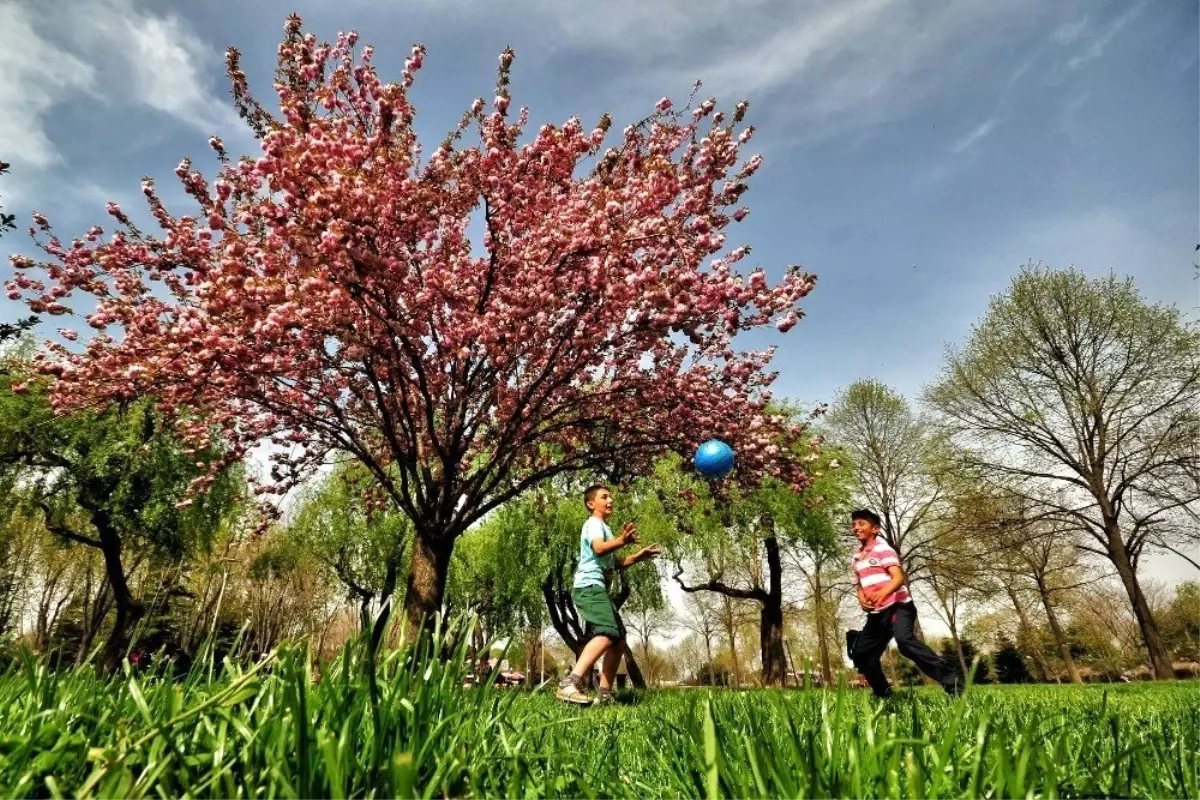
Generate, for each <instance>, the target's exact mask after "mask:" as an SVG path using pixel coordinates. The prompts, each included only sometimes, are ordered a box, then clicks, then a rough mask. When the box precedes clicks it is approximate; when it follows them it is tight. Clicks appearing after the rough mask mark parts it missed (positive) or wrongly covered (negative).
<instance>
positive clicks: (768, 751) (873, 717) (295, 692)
mask: <svg viewBox="0 0 1200 800" xmlns="http://www.w3.org/2000/svg"><path fill="white" fill-rule="evenodd" d="M304 655H305V653H304V651H303V650H302V649H300V648H298V647H292V648H287V649H284V650H281V651H280V652H279V653H278V654H277V655H276V657H275V658H274V659H273V660H272V661H270V662H269V663H267V664H265V665H260V666H258V667H256V668H246V669H243V668H239V667H238V666H237V665H235V664H226V665H225V669H224V672H223V673H222V674H221V675H220V676H219V677H217V678H215V679H211V680H210V677H209V676H210V674H211V673H210V672H209V671H208V669H207V668H205V667H203V666H200V667H197V668H196V669H194V670H193V672H192V673H191V674H190V675H189V676H188V678H187V679H186V680H185V681H183V682H181V683H172V682H170V681H167V680H162V679H159V678H153V677H151V678H135V677H132V676H129V675H126V676H124V677H122V678H119V679H116V680H112V681H107V680H102V679H99V678H97V677H96V676H95V674H94V673H92V672H91V671H90V670H86V669H85V670H76V671H73V672H64V673H58V674H56V673H53V672H50V671H48V670H46V669H45V668H44V667H43V666H42V665H40V664H38V663H37V662H35V661H34V660H33V659H31V658H28V659H26V660H25V661H24V663H23V664H20V665H18V666H17V667H15V668H14V669H12V670H10V671H9V672H7V673H6V674H4V675H3V676H0V795H2V796H4V797H47V796H65V797H71V796H79V797H97V796H99V797H181V796H192V797H211V796H220V797H246V798H251V797H335V798H336V797H392V796H404V797H408V796H420V797H443V796H451V797H466V796H470V797H479V796H484V797H542V796H551V797H645V796H650V797H731V796H732V797H931V798H932V797H1196V796H1198V795H1200V781H1198V779H1197V769H1198V765H1200V760H1198V752H1197V748H1198V742H1200V686H1198V685H1197V684H1196V683H1195V682H1186V683H1185V682H1179V683H1165V684H1137V685H1122V686H1115V687H1099V686H1087V687H1075V686H1028V687H977V688H974V689H972V690H971V692H970V693H969V695H968V696H967V697H966V698H964V699H962V700H960V701H957V702H951V701H950V700H948V699H947V698H946V697H944V696H942V695H941V694H940V693H939V692H937V691H935V690H925V689H922V690H917V691H915V692H913V693H911V694H908V695H906V696H904V697H902V698H900V699H898V700H893V701H889V702H888V703H886V704H879V703H877V702H876V701H874V700H873V699H872V698H871V697H870V696H869V695H868V694H867V693H866V692H864V691H860V690H844V691H821V690H788V691H769V690H753V691H747V692H729V691H720V690H718V691H712V692H710V691H708V690H676V691H656V692H649V693H645V694H630V695H627V696H626V697H625V698H624V699H625V701H626V702H625V703H624V704H622V705H618V706H614V707H605V708H595V709H593V708H573V707H565V706H562V705H559V704H557V703H556V702H555V701H554V700H553V698H552V697H550V696H548V694H546V693H532V694H531V693H526V692H516V691H503V690H497V689H491V688H487V687H483V688H476V689H466V690H464V689H461V688H459V685H458V676H459V675H461V672H460V671H459V670H460V669H461V659H462V655H461V653H459V654H456V656H455V657H454V658H451V659H450V660H448V661H444V660H439V659H431V658H430V657H429V653H428V652H425V651H422V652H418V651H417V649H414V648H407V649H404V650H402V651H397V652H392V653H389V654H387V655H385V656H382V657H381V659H380V681H379V692H380V704H379V713H378V723H376V721H375V720H376V715H375V714H373V712H372V708H371V704H370V700H369V692H368V690H367V682H366V680H365V678H364V677H363V670H362V666H361V663H360V660H359V654H358V652H357V651H356V650H354V649H353V648H347V649H346V650H345V651H344V653H343V656H342V658H341V660H340V661H339V662H337V663H336V664H334V665H332V666H331V667H330V668H329V669H327V671H326V674H325V677H324V679H323V680H322V681H321V682H320V683H316V684H314V683H313V682H312V681H311V678H310V674H309V672H308V669H307V667H306V666H305V665H306V663H307V660H306V658H305V657H304Z"/></svg>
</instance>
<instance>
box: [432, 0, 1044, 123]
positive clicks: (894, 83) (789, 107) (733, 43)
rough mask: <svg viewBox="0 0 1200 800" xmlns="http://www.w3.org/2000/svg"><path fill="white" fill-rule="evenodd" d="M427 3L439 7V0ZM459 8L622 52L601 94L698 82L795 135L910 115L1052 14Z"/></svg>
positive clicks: (851, 0)
mask: <svg viewBox="0 0 1200 800" xmlns="http://www.w3.org/2000/svg"><path fill="white" fill-rule="evenodd" d="M422 6H423V8H425V9H426V10H432V9H434V8H436V9H437V13H439V14H441V13H443V12H442V9H443V8H444V5H443V4H440V3H439V4H437V5H436V6H435V5H434V0H423V2H422ZM454 9H455V12H454V13H456V14H459V13H461V14H466V13H470V14H471V17H472V19H473V21H474V22H476V23H477V24H488V22H492V23H493V24H495V25H504V24H507V21H508V20H511V19H512V18H514V17H519V18H521V19H522V20H523V21H524V26H525V27H526V29H528V30H539V31H540V34H539V45H541V44H544V43H553V45H552V47H553V48H554V53H555V55H556V56H557V57H560V58H564V59H573V58H579V57H580V55H581V54H588V55H591V54H599V55H603V56H607V57H612V58H616V59H618V60H620V61H621V62H622V63H623V64H624V65H625V66H626V67H627V68H628V70H629V73H630V74H631V75H632V76H633V77H632V80H633V85H632V86H630V85H629V84H628V82H625V83H622V84H621V85H620V86H619V87H617V86H613V87H611V88H608V89H607V91H608V92H609V93H608V95H607V96H606V97H605V101H606V102H609V103H619V102H621V101H622V99H624V98H628V97H630V96H631V95H633V94H637V95H645V96H650V95H659V94H664V93H665V94H668V95H670V96H672V97H673V98H674V99H676V100H679V99H682V97H683V96H685V95H686V93H687V91H688V90H689V88H690V87H691V85H692V81H693V80H695V79H697V78H700V79H702V80H703V81H704V90H703V91H704V93H705V95H708V94H716V95H718V96H719V97H721V98H722V99H723V100H726V101H732V100H736V99H739V98H742V97H748V98H749V99H750V100H751V101H752V102H758V101H762V100H769V101H770V106H771V111H772V115H773V116H775V117H776V118H777V119H779V120H782V121H784V122H785V123H787V124H788V126H789V129H790V130H789V134H788V138H791V139H793V140H795V139H800V140H819V139H825V138H828V137H831V136H835V135H842V134H847V133H849V134H851V135H853V134H856V133H861V132H863V131H866V130H869V129H870V128H871V127H872V126H874V125H878V124H880V123H886V122H889V121H892V120H897V119H902V118H904V117H907V116H910V115H911V114H913V113H915V112H916V111H917V109H918V108H920V107H921V106H923V105H924V103H925V102H926V100H927V99H929V98H930V97H931V96H933V95H934V94H936V93H937V92H938V91H940V90H942V89H944V88H946V87H947V86H950V85H954V84H957V83H958V82H959V81H961V80H962V76H963V75H964V74H967V73H968V71H969V69H970V68H971V67H972V66H974V65H975V64H977V63H979V62H981V61H983V60H984V59H986V58H987V57H988V55H989V54H990V53H992V52H994V51H995V50H996V49H997V48H1002V47H1003V45H1004V42H1005V39H1006V38H1007V37H1008V36H1011V35H1012V34H1013V33H1014V32H1015V31H1018V30H1019V29H1021V28H1022V27H1023V26H1024V27H1036V25H1037V24H1038V20H1039V19H1040V16H1041V15H1042V14H1046V13H1051V12H1053V9H1052V8H1051V9H1049V10H1047V8H1046V6H1045V5H1044V4H1037V3H1034V2H1033V1H1032V0H1011V2H1006V3H990V2H983V1H982V0H960V2H955V3H949V4H933V3H928V2H924V0H838V2H835V3H829V2H820V1H819V0H799V1H796V0H786V1H785V0H705V2H704V3H701V4H697V3H695V2H692V1H691V0H660V1H659V2H654V3H645V2H642V1H641V0H610V2H608V3H605V4H604V8H603V13H590V14H581V13H579V10H578V8H577V7H576V6H575V5H574V4H571V3H563V2H560V0H511V2H506V3H503V4H499V3H490V2H489V3H482V2H474V3H467V4H465V5H461V4H460V5H455V6H454ZM618 89H619V92H620V93H619V94H618ZM630 89H634V90H636V92H630ZM600 91H602V92H604V91H606V87H603V86H602V87H600Z"/></svg>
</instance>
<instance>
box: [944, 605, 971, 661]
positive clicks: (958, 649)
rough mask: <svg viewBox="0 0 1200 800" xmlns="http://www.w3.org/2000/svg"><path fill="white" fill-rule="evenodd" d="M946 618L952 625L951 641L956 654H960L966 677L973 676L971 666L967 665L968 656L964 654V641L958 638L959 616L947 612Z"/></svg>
mask: <svg viewBox="0 0 1200 800" xmlns="http://www.w3.org/2000/svg"><path fill="white" fill-rule="evenodd" d="M946 616H947V619H948V620H949V623H950V624H949V628H950V641H952V642H954V652H955V653H957V654H958V664H959V666H960V667H962V674H963V676H964V677H965V676H967V675H970V674H971V665H970V664H968V663H967V655H966V653H964V652H963V646H962V639H960V638H958V619H957V617H958V614H957V613H949V612H947V614H946Z"/></svg>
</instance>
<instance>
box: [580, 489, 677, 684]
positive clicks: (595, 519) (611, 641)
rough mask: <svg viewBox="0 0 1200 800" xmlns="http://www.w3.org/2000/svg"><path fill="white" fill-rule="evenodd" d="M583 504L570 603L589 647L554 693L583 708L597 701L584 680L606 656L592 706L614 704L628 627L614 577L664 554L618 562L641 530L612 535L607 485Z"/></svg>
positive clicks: (647, 550) (590, 492)
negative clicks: (613, 592) (615, 597)
mask: <svg viewBox="0 0 1200 800" xmlns="http://www.w3.org/2000/svg"><path fill="white" fill-rule="evenodd" d="M583 502H584V505H585V506H587V509H588V511H590V512H591V514H592V515H591V516H590V517H588V520H587V522H585V523H583V530H582V531H581V532H580V535H579V566H578V567H577V568H576V569H575V583H574V587H573V589H572V592H571V599H573V600H574V601H575V608H577V609H578V610H579V616H580V617H582V618H583V620H584V621H585V622H586V623H587V627H586V628H585V629H584V635H585V636H586V637H587V639H588V642H587V644H586V645H584V647H583V650H582V651H581V652H580V653H579V658H578V659H577V660H576V662H575V669H573V670H571V673H570V674H569V675H567V676H566V677H565V678H563V680H562V683H561V684H559V687H558V692H557V693H556V696H557V697H558V699H559V700H562V701H564V702H567V703H579V704H580V705H586V704H589V703H592V702H593V700H592V699H591V698H590V697H588V695H587V694H586V693H585V692H584V691H583V676H584V675H587V674H588V672H590V671H591V669H592V667H593V666H594V665H595V663H596V661H598V660H599V659H600V657H601V656H604V666H603V668H602V669H601V671H600V690H599V691H598V692H597V694H596V699H595V701H594V702H596V703H605V702H612V699H613V693H612V685H613V680H614V679H615V678H616V677H617V667H618V666H619V665H620V663H621V656H623V655H624V654H625V625H624V623H622V622H621V616H620V614H618V613H617V609H616V606H614V605H613V601H612V598H610V597H609V596H608V590H609V586H610V585H611V583H612V577H613V575H614V573H615V572H616V570H618V569H625V568H626V567H631V566H633V565H634V564H636V563H638V562H639V561H647V560H649V559H653V558H658V556H659V555H661V554H662V550H661V549H660V548H659V546H658V545H656V544H652V545H649V546H647V547H643V548H642V549H641V550H639V551H638V552H636V553H634V554H633V555H631V556H625V557H624V558H619V557H618V556H617V555H616V552H617V550H620V549H621V548H622V547H624V546H625V545H628V544H634V543H636V542H637V528H636V527H635V526H634V524H633V523H632V522H626V523H625V525H624V527H622V528H621V533H620V535H619V536H613V532H612V529H611V528H609V527H608V524H607V523H606V522H605V520H607V519H608V516H609V514H611V513H612V508H613V499H612V492H610V491H609V490H608V487H606V486H601V485H595V486H589V487H588V488H587V490H586V491H585V492H584V494H583Z"/></svg>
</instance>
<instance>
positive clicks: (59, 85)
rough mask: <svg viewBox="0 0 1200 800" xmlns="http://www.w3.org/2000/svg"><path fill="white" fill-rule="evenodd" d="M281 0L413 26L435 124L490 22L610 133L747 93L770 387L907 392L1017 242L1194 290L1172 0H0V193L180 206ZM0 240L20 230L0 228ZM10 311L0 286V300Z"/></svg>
mask: <svg viewBox="0 0 1200 800" xmlns="http://www.w3.org/2000/svg"><path fill="white" fill-rule="evenodd" d="M247 7H248V8H249V10H247ZM585 8H586V9H588V10H587V12H586V13H585V12H584V11H583V10H582V9H585ZM292 10H296V11H298V12H299V13H300V14H301V15H302V16H303V17H304V18H305V22H306V24H307V26H308V27H309V28H310V29H312V30H315V31H316V32H317V33H318V34H319V35H320V36H321V37H322V38H330V37H332V36H333V35H334V34H335V33H336V32H337V31H338V30H345V29H351V28H353V29H356V30H358V31H360V33H361V34H362V39H363V40H364V41H365V42H370V43H373V44H375V45H376V47H377V54H378V56H377V61H376V63H377V64H378V65H379V66H380V68H381V72H382V73H383V74H384V75H385V77H388V76H398V75H399V72H400V68H401V64H402V62H403V59H404V57H405V55H406V54H407V52H408V50H409V48H410V46H411V45H412V44H413V43H414V42H418V41H423V42H425V43H426V44H427V45H428V47H429V56H428V58H427V60H426V64H425V68H424V69H423V70H422V72H421V73H420V75H419V78H418V84H417V87H416V90H415V94H414V98H415V100H416V102H417V104H418V107H419V110H420V116H419V119H418V124H419V126H420V128H421V129H422V130H423V131H424V132H425V133H426V135H427V138H428V139H429V140H431V141H432V142H436V141H438V140H440V137H441V135H442V134H443V133H444V131H445V130H447V129H448V128H449V127H451V126H452V125H453V123H454V122H455V121H456V120H457V118H458V117H459V115H460V114H461V112H462V111H463V109H464V108H466V107H467V106H468V105H469V104H470V102H471V100H472V99H473V98H474V97H476V96H490V92H491V88H492V85H493V80H494V74H495V65H496V57H497V55H498V54H499V52H500V50H501V49H502V48H503V47H504V46H505V45H508V44H511V45H513V46H514V47H515V48H516V51H517V61H516V66H515V77H514V86H513V94H514V102H515V104H517V105H529V106H530V107H531V110H532V121H533V123H534V124H535V125H536V124H538V123H540V122H542V121H547V120H549V121H561V120H563V119H565V118H566V117H568V116H570V115H572V114H578V115H580V116H581V117H583V118H584V120H585V121H590V120H595V119H597V118H598V117H599V116H600V114H601V113H602V112H605V111H608V112H611V113H612V114H613V116H614V118H615V121H616V123H617V126H618V128H619V127H620V126H621V125H623V124H624V123H625V122H628V121H632V120H634V119H638V118H640V117H642V116H644V115H645V113H647V112H648V111H649V110H650V108H651V107H652V105H653V103H654V101H656V100H657V99H658V98H659V97H661V96H663V95H669V96H671V97H674V98H676V99H678V100H682V99H684V98H685V97H686V95H687V93H688V91H689V89H690V87H691V84H692V81H693V80H694V79H696V78H701V79H703V80H704V82H705V92H706V93H709V92H711V93H714V94H717V95H718V96H719V98H720V99H721V100H722V101H724V102H725V103H727V104H728V105H732V104H733V103H734V102H735V101H736V100H738V99H740V98H742V97H746V98H748V99H749V100H750V101H751V121H752V122H754V123H755V124H756V125H757V126H758V128H759V136H758V137H756V139H755V144H756V145H757V146H758V147H759V149H760V150H761V151H762V152H763V154H764V155H765V157H766V163H765V165H764V167H763V169H762V170H761V171H760V172H759V173H758V175H757V176H756V177H755V179H754V181H753V185H752V189H751V191H750V193H749V194H748V195H747V200H748V202H749V204H750V206H751V207H752V209H753V213H752V214H751V216H750V217H749V219H748V220H747V222H746V223H743V224H742V225H741V226H739V227H738V228H737V229H736V231H737V234H738V237H740V239H741V241H737V242H733V244H739V243H748V244H751V245H753V247H754V258H753V261H752V262H751V263H752V264H753V263H761V264H762V265H764V266H765V267H766V268H767V269H768V272H770V273H772V274H775V275H778V274H779V273H780V272H781V271H782V269H783V267H784V265H786V264H788V263H799V264H802V265H804V267H805V268H806V269H808V270H810V271H812V272H815V273H816V274H818V275H819V276H820V280H819V283H818V286H817V289H816V291H815V292H813V294H811V295H810V296H809V298H808V299H807V301H806V305H805V308H806V311H807V317H806V319H805V320H804V321H803V322H802V323H801V325H799V326H798V327H797V328H795V329H794V330H793V331H792V332H791V333H790V334H788V335H787V336H782V337H781V336H778V335H775V334H774V333H773V332H771V333H764V334H763V335H761V336H757V337H753V338H750V339H749V340H748V341H747V343H746V344H747V345H748V346H754V347H758V346H761V345H763V344H765V343H767V342H771V341H777V342H778V343H779V344H780V345H781V348H780V351H779V355H778V358H777V362H776V364H777V367H778V369H779V370H780V379H779V382H778V384H777V389H778V393H779V394H782V395H788V396H793V397H798V398H801V399H804V400H806V401H820V400H831V399H832V398H833V396H834V394H835V393H836V392H837V390H838V389H839V388H841V387H844V386H845V385H846V384H848V383H850V382H851V381H853V380H855V379H857V378H862V377H867V376H872V377H876V378H880V379H882V380H884V381H886V382H888V383H889V384H891V385H892V386H894V387H895V388H897V389H899V390H900V391H902V392H904V393H906V394H908V395H909V396H910V397H912V396H915V395H916V394H917V393H918V392H919V390H920V388H921V386H922V385H923V384H925V383H926V382H928V381H930V380H931V379H933V378H934V377H935V376H936V374H937V371H938V368H939V365H940V362H941V357H942V351H943V347H944V346H945V345H946V344H947V343H951V342H959V341H962V340H963V339H964V338H965V337H966V335H967V334H968V332H969V328H970V325H971V323H972V322H974V321H976V320H977V319H979V317H980V316H981V314H982V313H983V311H984V310H985V308H986V305H987V301H988V298H989V296H990V295H991V294H993V293H996V292H1000V291H1002V290H1003V289H1004V288H1005V286H1006V285H1007V283H1008V281H1009V279H1010V278H1011V277H1012V275H1013V274H1014V273H1015V271H1016V270H1017V269H1018V267H1019V266H1020V265H1021V264H1022V263H1025V262H1028V261H1031V260H1035V261H1042V262H1044V263H1046V264H1048V265H1051V266H1065V265H1067V264H1074V265H1076V266H1078V267H1080V268H1081V269H1083V270H1084V271H1086V272H1088V273H1090V274H1101V273H1104V272H1107V271H1108V270H1110V269H1112V270H1115V271H1116V272H1118V273H1121V274H1129V275H1133V276H1134V277H1135V278H1136V280H1137V282H1138V284H1139V286H1140V287H1141V289H1142V290H1143V292H1144V293H1145V294H1146V295H1147V296H1148V297H1149V298H1151V299H1152V300H1156V301H1163V302H1170V303H1176V304H1178V305H1179V306H1180V307H1182V308H1184V309H1187V310H1188V311H1189V313H1190V314H1191V315H1192V317H1193V318H1195V316H1196V309H1197V308H1198V307H1200V283H1198V282H1197V281H1195V280H1194V279H1193V267H1192V251H1193V248H1194V247H1195V245H1196V243H1197V242H1200V230H1198V227H1200V199H1198V195H1197V180H1198V175H1200V154H1198V147H1197V134H1198V131H1200V99H1198V98H1200V93H1198V83H1200V71H1198V61H1197V54H1198V50H1200V42H1198V24H1200V20H1198V14H1197V6H1196V4H1195V3H1194V2H1182V1H1181V0H1155V1H1154V2H1150V1H1149V0H1145V1H1144V2H1141V3H1121V2H1101V1H1100V0H1089V1H1088V2H1072V1H1071V0H1056V2H1052V3H1047V2H1041V1H1040V0H1036V1H1035V0H1005V2H1002V3H997V2H992V1H991V0H984V1H982V2H974V1H973V0H956V2H953V3H933V2H927V0H910V1H906V0H895V2H881V1H878V0H866V1H864V2H860V1H859V0H839V2H774V1H773V0H741V1H740V2H738V1H736V0H705V2H695V1H694V0H661V1H660V2H647V0H612V1H610V2H607V3H604V4H586V6H585V4H583V3H571V2H566V0H506V1H504V2H501V1H500V0H491V1H490V2H484V1H483V0H477V1H475V2H470V1H464V2H436V1H435V0H407V1H406V2H381V1H379V0H376V2H366V0H339V2H336V3H334V2H324V1H322V0H292V2H290V3H280V2H275V0H255V2H253V3H244V2H236V3H235V2H231V0H209V2H206V3H196V2H188V3H184V2H179V1H178V0H169V1H167V2H151V1H150V0H54V2H49V1H48V0H0V74H3V75H4V76H5V80H4V81H2V82H0V108H3V109H4V111H3V113H2V114H0V159H3V160H5V161H10V162H12V164H13V171H14V174H13V175H12V176H11V177H6V178H5V179H3V180H2V181H0V203H3V205H4V206H5V207H6V209H7V210H9V211H13V212H16V213H18V215H19V217H20V218H21V220H22V224H24V223H25V221H27V220H28V213H29V212H30V211H33V210H35V209H36V210H39V211H44V212H46V213H48V214H49V215H50V217H51V220H52V221H53V222H54V223H55V225H56V227H57V229H58V230H59V232H60V233H61V234H63V235H66V236H71V235H74V234H76V233H81V232H83V231H84V230H85V229H86V228H87V227H88V226H89V225H90V224H91V223H93V222H100V223H102V224H106V223H107V222H108V219H107V217H106V215H105V214H104V210H103V209H104V204H105V201H106V200H109V199H112V200H116V201H118V202H120V203H121V204H122V205H123V206H124V207H125V209H126V210H127V211H131V212H135V213H136V214H141V213H142V212H141V209H142V205H141V203H140V192H139V181H140V178H141V176H142V175H145V174H148V175H152V176H155V177H156V178H157V179H158V182H159V185H160V187H161V188H162V189H163V190H164V196H165V198H166V199H167V202H168V207H170V208H173V209H175V210H177V211H190V210H191V209H190V207H189V206H188V205H187V204H186V202H185V201H184V200H183V199H182V194H181V192H180V191H179V190H178V189H177V188H175V187H176V185H177V184H176V183H175V179H174V176H173V175H172V170H173V169H174V167H175V165H176V164H177V163H178V162H179V160H180V158H181V157H183V156H185V155H190V156H192V157H194V158H195V159H196V160H197V162H198V163H200V164H209V165H210V167H211V162H210V161H209V160H208V159H207V156H208V149H207V147H206V145H205V140H206V139H207V137H208V136H209V135H210V134H213V133H216V134H219V135H221V136H222V137H223V138H224V139H225V141H226V143H227V145H229V147H230V149H231V150H233V151H235V152H237V151H245V150H247V149H248V148H249V147H251V146H252V143H251V142H250V140H249V139H248V138H247V137H246V136H245V134H244V132H241V131H242V128H241V127H240V126H239V124H238V121H237V120H236V118H235V117H234V115H233V113H232V111H231V110H230V105H229V103H228V100H227V99H228V85H227V83H226V80H225V77H224V56H223V52H224V48H225V47H226V46H229V45H234V46H237V47H238V48H239V49H240V50H241V51H242V53H243V54H244V57H245V65H246V67H247V68H248V70H249V71H250V73H251V81H252V86H254V87H255V88H256V89H257V94H258V96H259V97H261V98H263V99H268V98H269V97H270V95H271V90H270V74H271V73H270V71H271V69H272V67H273V64H274V52H275V47H276V45H277V44H278V40H279V37H280V33H281V29H282V24H283V19H284V17H285V16H286V14H287V13H288V12H290V11H292ZM143 218H144V216H143ZM14 250H28V245H27V244H26V240H25V238H24V236H23V234H16V235H10V236H8V237H6V238H5V239H4V240H2V241H0V252H4V253H7V252H11V251H14ZM0 269H6V268H0ZM21 311H22V308H21V307H19V306H17V305H15V304H13V303H10V302H8V301H5V300H0V319H12V318H14V317H16V316H17V315H18V314H20V313H21ZM1164 563H1165V562H1164ZM1177 567H1178V565H1168V566H1167V567H1164V569H1165V572H1164V573H1163V574H1164V577H1167V576H1168V575H1170V576H1171V577H1174V575H1175V573H1176V569H1177ZM1177 574H1178V575H1179V576H1182V575H1183V574H1185V573H1184V572H1183V571H1179V572H1178V573H1177Z"/></svg>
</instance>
